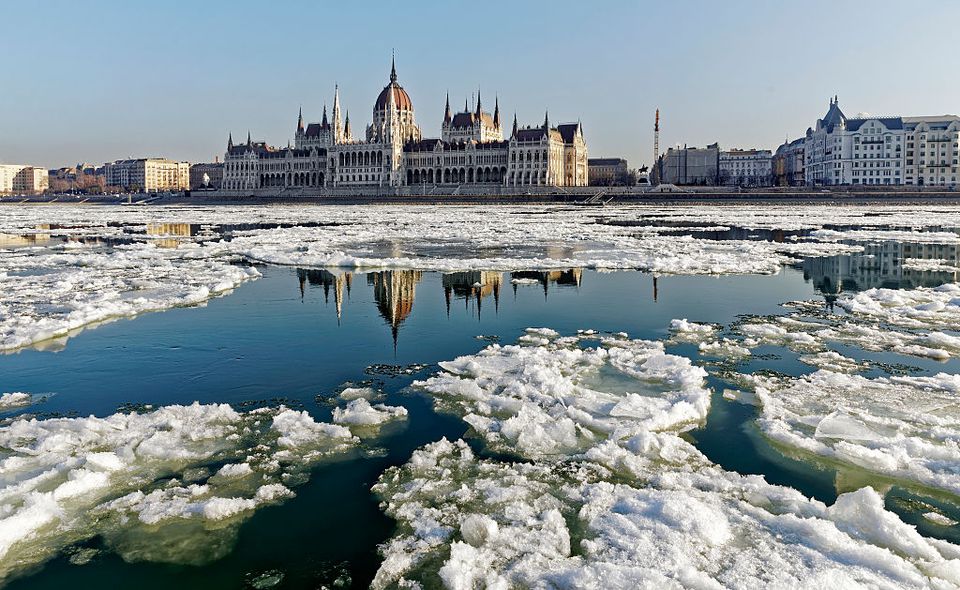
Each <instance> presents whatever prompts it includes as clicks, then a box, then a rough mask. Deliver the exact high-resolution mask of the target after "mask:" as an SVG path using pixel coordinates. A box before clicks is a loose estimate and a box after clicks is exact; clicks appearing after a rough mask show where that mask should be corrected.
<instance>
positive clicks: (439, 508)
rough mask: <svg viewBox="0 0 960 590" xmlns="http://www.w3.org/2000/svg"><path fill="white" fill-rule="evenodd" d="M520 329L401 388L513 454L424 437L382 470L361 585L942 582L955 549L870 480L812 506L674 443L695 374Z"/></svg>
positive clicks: (703, 396) (690, 412) (681, 364)
mask: <svg viewBox="0 0 960 590" xmlns="http://www.w3.org/2000/svg"><path fill="white" fill-rule="evenodd" d="M532 335H533V336H534V338H532V339H529V340H527V341H526V343H525V344H523V345H519V346H499V345H491V346H489V347H488V348H486V349H484V350H483V351H481V352H480V353H478V354H476V355H473V356H468V357H461V358H459V359H457V360H455V361H451V362H449V363H441V365H440V366H441V367H442V368H443V369H444V371H445V372H444V373H441V374H439V375H437V376H435V377H432V378H430V379H428V380H426V381H423V382H419V383H417V384H415V386H416V387H419V388H421V389H423V390H425V391H427V392H429V393H431V394H432V395H433V396H435V398H436V403H437V405H438V407H439V408H441V409H444V410H447V411H451V412H454V413H457V414H458V415H460V416H462V417H463V419H464V420H465V421H466V422H467V423H469V424H470V425H471V426H472V427H473V431H474V432H475V433H476V434H477V435H478V436H480V437H481V438H482V439H483V441H484V442H485V443H486V445H487V446H488V447H489V448H491V449H492V450H495V451H500V452H508V453H513V454H516V455H520V456H521V457H523V458H524V459H527V460H528V461H531V462H504V461H497V460H493V459H480V458H478V457H476V456H475V455H474V454H473V452H472V451H471V450H470V448H469V447H468V446H467V445H466V444H465V443H464V442H462V441H457V442H449V441H446V440H442V441H440V442H437V443H433V444H430V445H427V446H426V447H424V448H422V449H420V450H418V451H416V452H415V453H414V454H413V456H412V457H411V459H410V461H409V462H408V463H407V464H405V465H404V466H401V467H395V468H391V469H389V470H387V472H385V473H384V475H383V476H382V477H381V478H380V481H379V483H378V484H377V485H376V486H375V487H374V491H375V492H376V493H377V494H378V495H379V496H380V497H381V498H382V500H383V507H384V509H385V510H386V512H387V514H388V515H390V516H391V517H393V518H394V519H396V520H397V522H398V531H397V534H396V535H395V536H394V537H393V538H392V539H391V540H389V541H388V542H387V543H385V544H384V545H383V546H382V547H381V553H382V555H383V562H382V564H381V567H380V568H379V570H378V572H377V575H376V577H375V579H374V582H373V587H374V588H387V587H394V586H400V587H420V586H418V585H433V584H436V583H437V581H439V582H440V583H442V584H443V586H444V587H447V588H474V587H494V588H508V587H582V588H637V587H676V588H681V587H698V588H724V587H737V588H768V587H808V586H810V585H813V586H824V587H873V588H891V589H892V588H950V587H954V586H955V585H957V584H960V547H957V546H955V545H952V544H950V543H948V542H944V541H938V540H935V539H928V538H925V537H922V536H921V535H920V534H919V533H918V532H917V531H916V529H915V528H914V527H913V526H911V525H907V524H905V523H903V522H902V521H900V520H899V518H898V517H897V516H895V515H894V514H892V513H890V512H888V511H886V510H885V509H884V504H883V499H882V498H881V497H880V495H879V494H878V493H877V492H875V491H873V490H872V489H870V488H863V489H861V490H858V491H855V492H851V493H847V494H843V495H841V496H840V497H839V499H838V500H837V502H836V503H835V504H834V505H833V506H829V507H828V506H826V505H824V504H823V503H821V502H818V501H814V500H811V499H808V498H805V497H803V496H802V495H801V494H800V493H798V492H797V491H795V490H792V489H789V488H784V487H780V486H773V485H770V484H767V483H766V482H765V481H764V480H763V478H761V477H759V476H741V475H739V474H736V473H731V472H727V471H724V470H722V469H720V468H718V467H716V466H714V465H712V464H711V463H710V462H709V461H708V460H707V459H706V458H705V457H704V456H703V455H702V454H700V453H699V452H698V451H697V450H696V449H695V448H694V447H693V446H692V445H690V444H689V443H688V442H686V441H685V440H684V439H683V438H682V437H681V436H680V433H681V431H682V430H683V429H684V428H685V427H686V426H687V425H690V424H695V423H697V422H698V421H700V420H702V419H703V417H704V416H705V415H706V411H707V409H708V407H709V392H708V391H707V390H706V389H705V388H704V385H703V377H704V373H703V372H702V370H700V369H698V368H696V367H693V366H691V365H689V363H688V362H686V359H682V358H681V357H675V356H673V355H668V354H665V353H664V352H663V350H662V348H661V346H660V345H659V343H654V342H646V341H638V340H629V339H627V338H626V337H600V336H598V335H596V334H591V333H580V334H579V335H578V336H576V337H562V336H560V335H558V334H556V333H550V331H548V330H546V329H537V330H535V331H534V333H533V334H532ZM756 383H768V381H766V380H763V379H758V380H756V381H755V384H756Z"/></svg>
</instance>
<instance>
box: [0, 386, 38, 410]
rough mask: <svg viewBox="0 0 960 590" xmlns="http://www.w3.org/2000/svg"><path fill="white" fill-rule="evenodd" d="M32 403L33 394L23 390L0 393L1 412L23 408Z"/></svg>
mask: <svg viewBox="0 0 960 590" xmlns="http://www.w3.org/2000/svg"><path fill="white" fill-rule="evenodd" d="M32 403H33V396H32V395H30V394H29V393H24V392H22V391H13V392H9V393H3V394H0V412H3V411H6V410H14V409H17V408H22V407H25V406H29V405H30V404H32Z"/></svg>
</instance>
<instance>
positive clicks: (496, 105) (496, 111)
mask: <svg viewBox="0 0 960 590" xmlns="http://www.w3.org/2000/svg"><path fill="white" fill-rule="evenodd" d="M493 126H494V127H496V128H497V129H500V97H499V96H497V97H495V98H494V100H493Z"/></svg>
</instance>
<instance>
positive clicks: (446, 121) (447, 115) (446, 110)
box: [443, 90, 453, 123]
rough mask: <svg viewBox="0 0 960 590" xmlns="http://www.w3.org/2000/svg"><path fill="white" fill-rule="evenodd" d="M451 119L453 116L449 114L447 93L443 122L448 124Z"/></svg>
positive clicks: (448, 94)
mask: <svg viewBox="0 0 960 590" xmlns="http://www.w3.org/2000/svg"><path fill="white" fill-rule="evenodd" d="M452 118H453V115H452V114H451V113H450V91H449V90H448V91H447V106H446V108H445V109H444V111H443V121H444V122H445V123H449V122H450V119H452Z"/></svg>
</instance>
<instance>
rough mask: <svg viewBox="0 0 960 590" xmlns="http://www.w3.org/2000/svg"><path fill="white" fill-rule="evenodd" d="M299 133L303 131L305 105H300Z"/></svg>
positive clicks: (298, 117)
mask: <svg viewBox="0 0 960 590" xmlns="http://www.w3.org/2000/svg"><path fill="white" fill-rule="evenodd" d="M297 133H303V105H301V106H300V114H299V115H298V116H297Z"/></svg>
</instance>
